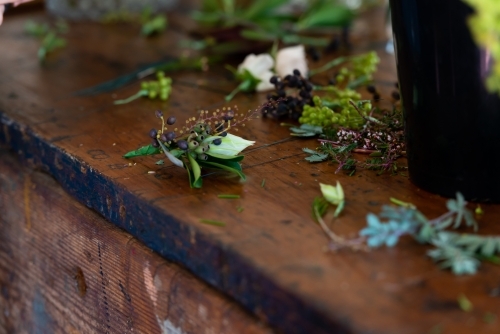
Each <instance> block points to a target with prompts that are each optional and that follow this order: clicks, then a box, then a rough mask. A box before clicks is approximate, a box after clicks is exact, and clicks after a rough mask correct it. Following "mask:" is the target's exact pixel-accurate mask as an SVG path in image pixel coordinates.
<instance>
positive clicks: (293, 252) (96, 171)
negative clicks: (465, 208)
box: [0, 12, 500, 333]
mask: <svg viewBox="0 0 500 334" xmlns="http://www.w3.org/2000/svg"><path fill="white" fill-rule="evenodd" d="M380 14H381V13H380V12H379V16H375V17H374V18H375V21H361V23H359V24H358V25H357V26H356V27H357V28H356V29H357V30H356V31H354V36H355V39H354V42H355V43H354V45H355V50H353V52H361V51H364V50H369V49H372V48H374V47H376V48H378V50H379V51H380V52H379V54H380V56H381V57H382V58H383V63H382V66H381V69H382V71H381V73H379V76H378V78H377V80H378V84H379V86H380V87H382V89H383V90H384V93H385V94H387V93H389V92H390V90H391V88H390V87H391V85H392V83H393V82H394V81H395V79H396V76H395V67H394V59H393V57H392V56H390V55H386V54H384V53H383V51H381V47H382V46H383V41H384V37H383V35H382V34H381V33H380V30H378V29H377V27H380V28H382V29H381V30H383V18H382V16H380ZM37 15H39V16H38V17H39V18H40V19H45V16H44V15H43V14H37ZM28 17H32V16H31V15H30V16H28ZM23 18H24V17H23V16H20V17H15V18H12V19H11V20H9V21H6V24H5V26H2V29H0V43H1V44H3V43H4V42H5V43H9V45H10V46H11V47H10V49H9V51H8V52H6V54H5V55H4V54H0V72H1V73H2V79H0V112H1V113H0V120H1V123H2V128H1V131H0V142H1V143H4V144H6V145H8V146H9V147H10V148H11V149H13V150H14V151H15V152H17V153H18V154H19V156H20V157H22V158H23V159H25V160H26V161H29V162H31V163H33V164H34V165H36V166H37V167H38V168H40V169H42V170H44V171H47V172H49V173H50V174H52V175H53V176H54V177H55V178H56V179H57V181H58V182H60V183H61V185H62V186H63V187H64V188H65V189H66V190H67V191H68V192H69V193H70V194H72V195H73V196H75V197H76V198H77V199H78V200H80V201H81V202H83V203H85V204H86V205H87V206H88V207H90V208H93V209H95V210H96V211H98V212H99V213H101V214H102V215H103V216H104V217H106V218H107V219H109V220H110V221H111V222H113V223H114V224H115V225H117V226H119V227H121V228H123V229H125V230H126V231H127V232H129V233H130V234H132V235H133V236H135V237H137V238H138V239H139V240H141V241H142V242H144V243H145V244H146V245H147V246H148V247H149V248H151V249H152V250H154V251H156V252H158V253H159V254H161V255H162V256H164V257H165V258H167V259H169V260H172V261H176V262H179V263H181V264H182V265H183V266H185V267H187V268H188V269H189V270H190V271H192V272H193V273H194V274H196V275H197V276H199V277H201V278H202V279H203V280H205V281H207V282H209V283H210V284H212V285H213V286H215V287H217V288H218V289H221V290H222V291H224V292H225V293H227V294H229V295H230V296H232V297H233V298H235V299H236V300H237V301H238V302H240V303H241V304H242V305H244V307H246V308H247V309H248V310H250V311H251V312H253V313H254V314H257V315H258V316H259V317H260V318H261V319H265V320H266V321H268V322H270V323H271V324H273V325H275V326H277V327H279V328H280V329H282V330H284V331H286V332H290V333H328V332H335V331H338V332H360V333H362V332H375V333H381V332H397V333H422V332H427V331H429V330H431V329H433V328H435V326H441V328H442V329H444V330H446V332H448V331H449V332H451V333H470V332H473V331H474V332H477V331H480V332H484V333H495V332H497V331H498V328H499V323H498V321H497V322H495V323H493V324H486V323H484V322H483V321H482V317H483V315H484V314H486V313H487V312H492V313H494V314H495V315H497V316H498V315H499V309H498V297H491V296H490V294H491V293H493V294H494V291H497V290H495V289H498V286H499V285H500V282H499V280H498V277H499V273H500V270H499V268H498V267H495V266H493V265H487V264H486V265H484V266H482V267H481V270H480V273H479V274H478V275H476V276H473V277H460V278H457V277H454V276H452V275H451V274H450V273H448V272H443V271H440V270H439V269H438V268H437V267H436V266H435V265H434V264H432V262H431V261H430V260H429V259H428V258H426V257H425V255H424V254H425V250H426V248H425V247H423V246H421V245H418V244H416V243H415V242H413V241H410V240H404V241H403V242H402V243H401V245H399V246H398V247H397V248H396V249H387V250H377V251H373V252H370V253H353V252H342V253H338V254H329V253H325V252H324V250H323V248H324V246H325V245H326V243H327V239H326V237H325V236H324V235H323V233H322V231H321V230H320V229H319V228H318V226H317V225H316V224H314V223H313V221H312V219H311V218H310V203H312V200H313V199H314V197H315V196H317V195H319V186H318V183H319V182H322V183H330V184H332V183H335V181H336V180H339V181H340V182H341V183H342V185H343V186H344V189H345V192H346V196H347V206H346V209H345V214H344V215H343V217H342V219H341V220H340V221H339V222H338V223H336V226H335V229H336V230H337V229H338V231H339V233H345V234H349V233H355V232H357V231H358V230H359V229H360V228H362V227H363V226H364V225H365V216H366V214H367V213H368V212H377V211H378V210H379V208H380V205H381V204H384V203H387V202H388V198H389V197H391V196H394V197H398V198H400V199H402V200H406V201H410V202H413V203H415V204H416V205H417V206H418V207H419V208H421V209H422V211H423V212H424V213H425V214H428V215H429V216H437V215H438V214H440V213H441V212H443V210H444V202H445V200H444V199H443V198H440V197H439V196H435V195H432V194H429V193H426V192H424V191H421V190H419V189H417V188H416V187H415V186H413V185H411V184H410V183H409V181H408V179H407V178H406V177H403V176H390V175H382V176H376V175H375V174H374V173H373V172H371V171H362V172H359V173H357V174H356V176H355V177H348V176H346V175H343V174H341V173H340V174H335V169H336V167H334V166H331V165H329V164H327V163H325V164H309V163H307V162H306V161H304V160H303V158H304V155H302V154H301V153H300V152H301V151H300V149H301V148H302V147H311V148H312V147H314V146H315V145H317V142H316V141H315V140H298V139H294V140H288V138H289V136H288V132H287V129H286V128H283V127H280V126H279V124H278V123H277V122H274V121H272V120H267V119H258V120H254V121H252V122H251V123H250V124H249V126H248V128H247V130H246V131H245V132H242V133H240V134H241V135H243V136H245V137H247V138H248V139H252V140H257V144H256V146H255V147H254V148H252V149H251V150H249V152H248V154H247V157H246V158H245V160H244V168H245V172H246V173H247V175H248V181H247V182H246V183H239V182H238V181H236V180H235V179H231V178H226V176H225V175H211V176H210V177H206V178H205V180H204V188H203V189H201V190H193V189H189V187H188V184H187V178H186V175H185V173H184V171H183V170H182V169H178V168H173V167H172V166H170V165H166V166H163V167H159V166H156V165H155V161H156V160H157V159H158V158H154V157H151V158H140V159H135V160H134V161H135V162H136V164H135V165H133V166H132V167H126V164H127V163H128V161H125V160H124V159H122V157H121V156H122V154H123V153H124V152H126V151H128V150H131V149H134V148H137V147H138V146H140V145H141V144H143V143H146V142H147V140H148V139H147V138H146V134H147V132H148V131H149V129H150V128H151V127H152V126H154V125H156V124H155V119H154V116H153V114H152V112H153V111H154V110H155V109H158V108H161V109H163V110H164V111H165V112H166V113H175V115H176V116H178V118H182V117H184V118H186V117H188V116H191V115H192V114H193V112H194V111H195V110H197V108H205V109H206V108H211V109H212V108H216V107H219V106H221V105H222V104H221V101H222V99H223V96H224V94H226V93H228V92H229V91H230V90H231V88H232V87H234V85H235V83H234V82H231V81H230V80H228V78H227V76H226V75H225V73H224V72H223V70H222V68H221V67H214V68H212V69H211V70H210V71H209V72H207V73H188V72H182V73H177V74H174V75H173V76H172V77H173V79H174V90H173V94H172V96H171V99H170V101H168V102H167V103H161V102H156V101H149V100H140V101H136V102H134V103H131V104H129V105H125V106H119V107H118V106H113V105H112V100H113V96H112V94H101V95H98V96H94V97H85V98H84V97H74V96H72V93H74V92H75V91H76V90H79V89H82V88H85V87H88V86H89V85H93V84H96V83H98V82H102V81H106V80H109V79H110V78H112V77H113V76H116V75H121V74H124V73H126V72H127V71H130V70H133V69H135V68H136V67H137V66H138V65H139V64H140V63H147V62H152V61H155V60H157V59H158V58H160V57H162V56H164V55H165V54H167V53H168V54H169V55H171V56H176V55H178V54H179V50H178V49H177V48H174V47H173V45H174V42H175V40H176V39H179V38H180V35H181V34H180V33H179V31H174V32H169V33H167V34H166V35H165V36H164V37H162V38H161V39H157V40H151V41H146V42H145V41H143V40H142V39H141V38H139V37H135V36H132V35H126V36H125V37H123V36H122V37H120V36H118V35H119V30H118V29H115V28H114V27H101V26H99V25H97V24H83V23H82V24H75V25H71V31H70V34H69V45H68V48H67V49H65V50H61V51H60V52H58V53H57V54H55V55H53V57H51V58H50V59H49V62H48V64H47V66H45V67H40V66H39V65H38V64H37V63H36V60H35V58H34V50H35V48H36V45H35V43H34V42H33V41H31V40H30V39H28V38H27V37H24V36H23V35H22V33H21V32H20V31H21V29H22V24H23ZM84 32H85V33H84ZM101 34H104V36H105V37H102V38H103V40H105V41H107V43H103V44H98V45H96V43H95V42H94V39H93V38H96V37H99V38H101ZM115 36H116V37H115ZM72 41H75V42H72ZM76 41H78V42H76ZM138 45H139V46H140V47H141V49H140V50H141V52H140V53H138V52H130V53H124V51H128V50H134V48H136V47H137V46H138ZM20 55H22V56H20ZM30 55H31V56H30ZM75 56H78V57H77V59H75ZM116 61H119V62H120V63H122V65H120V66H117V67H113V66H111V64H112V63H113V62H116ZM318 80H321V79H318ZM176 83H179V84H176ZM137 89H138V85H137V84H133V85H129V86H127V87H123V88H121V89H119V90H117V91H116V92H115V94H116V97H117V98H122V97H124V96H127V95H130V94H131V93H133V92H135V91H136V90H137ZM12 93H14V94H12ZM9 96H10V97H9ZM12 96H17V98H12ZM264 100H265V99H264V96H263V94H256V95H241V96H238V97H237V99H236V100H235V102H234V103H238V104H239V106H240V109H241V110H244V109H249V108H255V107H257V106H258V105H259V104H261V103H262V102H263V101H264ZM234 103H232V104H234ZM149 171H155V172H156V173H155V174H149V173H148V172H149ZM263 178H265V179H266V186H265V187H264V188H263V187H261V181H262V179H263ZM220 193H226V194H228V193H229V194H239V195H241V199H239V200H234V201H228V200H221V199H219V198H217V194H220ZM236 206H242V207H243V208H244V211H243V212H241V213H239V212H237V210H236ZM483 208H484V210H485V212H486V213H485V215H484V218H483V220H482V222H481V233H496V234H499V233H500V227H499V226H498V224H495V220H496V219H498V217H500V206H498V205H492V204H489V205H484V206H483ZM201 218H205V219H218V220H222V221H225V222H226V223H227V225H226V226H225V227H224V228H220V227H214V226H207V225H203V224H201V223H200V219H201ZM462 293H463V294H465V295H467V296H468V298H469V299H470V300H471V301H472V302H473V304H474V311H473V312H472V313H466V314H464V313H463V311H461V310H460V308H459V307H458V305H457V302H456V299H457V297H458V296H459V295H460V294H462Z"/></svg>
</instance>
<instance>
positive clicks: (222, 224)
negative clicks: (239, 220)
mask: <svg viewBox="0 0 500 334" xmlns="http://www.w3.org/2000/svg"><path fill="white" fill-rule="evenodd" d="M200 222H202V223H203V224H208V225H215V226H226V223H224V222H221V221H218V220H212V219H200Z"/></svg>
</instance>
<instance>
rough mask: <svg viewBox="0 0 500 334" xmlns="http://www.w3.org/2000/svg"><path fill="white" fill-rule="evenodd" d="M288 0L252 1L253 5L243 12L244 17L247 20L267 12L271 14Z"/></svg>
mask: <svg viewBox="0 0 500 334" xmlns="http://www.w3.org/2000/svg"><path fill="white" fill-rule="evenodd" d="M287 2H288V0H255V1H252V2H250V3H251V5H250V7H248V8H247V9H246V10H245V12H244V13H243V17H244V18H246V19H247V20H253V19H256V18H259V17H261V16H262V15H265V14H270V12H272V11H273V10H274V9H276V8H277V7H278V6H281V5H283V4H285V3H287Z"/></svg>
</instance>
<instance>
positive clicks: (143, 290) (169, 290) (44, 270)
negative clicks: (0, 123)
mask: <svg viewBox="0 0 500 334" xmlns="http://www.w3.org/2000/svg"><path fill="white" fill-rule="evenodd" d="M0 203H1V213H0V224H1V226H2V229H1V232H0V291H1V294H0V305H1V310H0V311H1V314H2V316H0V333H54V334H55V333H120V334H124V333H152V334H153V333H164V334H165V333H175V334H182V333H207V334H209V333H214V334H215V333H226V334H231V333H249V334H250V333H252V334H257V333H259V334H260V333H271V330H270V329H269V328H268V327H265V326H263V325H260V324H259V322H258V321H257V320H256V319H255V317H253V316H251V315H249V314H248V313H247V312H245V311H243V309H242V308H241V306H239V305H237V304H236V303H235V302H234V301H231V300H229V299H228V298H227V297H223V296H222V295H221V294H220V293H219V292H217V291H215V290H214V289H213V288H212V287H209V286H208V285H207V284H206V283H203V282H201V281H200V280H199V279H196V278H195V277H194V276H193V275H192V274H190V273H189V272H187V271H186V270H184V269H182V268H180V267H179V266H177V265H175V264H172V263H170V262H167V261H165V260H164V259H163V258H161V257H160V256H159V255H158V254H155V253H154V252H152V251H151V250H150V249H148V248H147V247H145V246H144V245H142V244H141V243H140V242H139V241H138V240H137V239H135V238H133V237H132V236H130V235H129V234H127V233H125V232H124V231H122V230H120V229H118V228H117V227H115V226H113V225H112V224H110V223H108V222H106V221H105V220H104V219H103V218H101V217H100V216H99V215H98V214H97V213H95V212H93V211H92V210H89V209H88V208H86V207H85V206H83V205H82V204H80V203H78V202H76V201H75V200H74V199H73V198H71V197H70V196H69V195H67V194H66V193H65V192H64V190H62V188H61V187H60V186H59V185H58V184H57V182H56V181H55V180H54V179H53V178H51V177H50V176H48V175H47V174H45V173H40V172H37V171H33V170H31V169H27V168H25V167H24V168H23V167H22V166H21V165H20V163H19V161H17V159H15V158H14V156H13V155H11V154H7V152H6V151H5V150H0Z"/></svg>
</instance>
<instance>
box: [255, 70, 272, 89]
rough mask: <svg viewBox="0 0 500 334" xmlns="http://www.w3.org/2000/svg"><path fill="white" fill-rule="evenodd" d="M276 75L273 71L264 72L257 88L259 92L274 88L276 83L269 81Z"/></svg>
mask: <svg viewBox="0 0 500 334" xmlns="http://www.w3.org/2000/svg"><path fill="white" fill-rule="evenodd" d="M273 75H274V73H273V72H271V71H267V72H264V73H262V74H261V75H260V76H259V79H260V82H259V83H258V84H257V87H256V88H255V89H256V90H257V91H258V92H264V91H266V90H272V89H274V85H273V84H272V83H270V82H269V80H270V79H271V77H272V76H273Z"/></svg>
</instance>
